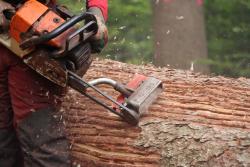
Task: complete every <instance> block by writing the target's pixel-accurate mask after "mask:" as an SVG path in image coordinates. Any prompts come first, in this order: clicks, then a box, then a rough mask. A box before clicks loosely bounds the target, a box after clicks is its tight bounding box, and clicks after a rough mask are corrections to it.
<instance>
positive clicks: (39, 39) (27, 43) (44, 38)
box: [20, 12, 98, 49]
mask: <svg viewBox="0 0 250 167" xmlns="http://www.w3.org/2000/svg"><path fill="white" fill-rule="evenodd" d="M83 20H88V21H91V24H94V26H92V27H93V29H92V30H88V29H87V30H88V31H89V32H88V33H87V34H91V35H94V34H96V33H97V30H98V26H97V21H96V18H95V16H94V15H93V14H91V13H89V12H85V13H82V14H80V15H77V16H73V17H72V18H71V19H69V20H67V21H66V22H64V23H63V24H62V25H60V26H59V27H58V28H56V29H54V30H53V31H51V32H49V33H47V34H43V35H41V36H33V37H31V38H29V39H26V40H24V41H23V42H22V43H21V44H20V47H21V48H22V49H28V48H31V47H34V46H36V45H39V44H42V43H46V42H48V41H50V40H51V39H53V38H56V37H58V36H59V35H61V34H62V33H63V32H65V31H67V30H68V29H70V28H71V27H72V26H74V25H75V24H76V23H78V22H80V21H83ZM89 37H90V35H87V37H85V40H86V39H88V38H89Z"/></svg>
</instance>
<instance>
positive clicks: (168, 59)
mask: <svg viewBox="0 0 250 167" xmlns="http://www.w3.org/2000/svg"><path fill="white" fill-rule="evenodd" d="M153 10H154V22H153V25H154V27H153V30H154V38H155V47H154V48H155V56H154V64H155V65H157V66H161V67H163V66H167V65H169V66H170V67H171V68H178V69H184V70H187V69H190V68H192V69H194V71H196V72H203V73H204V72H206V73H208V72H209V69H208V66H207V65H204V64H200V63H199V61H200V60H203V59H206V58H207V42H206V34H205V23H204V13H203V5H202V1H201V0H153Z"/></svg>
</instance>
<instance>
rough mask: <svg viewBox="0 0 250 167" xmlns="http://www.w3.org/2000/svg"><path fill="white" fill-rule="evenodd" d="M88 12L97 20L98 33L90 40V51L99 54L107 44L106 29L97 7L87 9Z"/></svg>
mask: <svg viewBox="0 0 250 167" xmlns="http://www.w3.org/2000/svg"><path fill="white" fill-rule="evenodd" d="M88 12H90V13H93V14H94V15H95V17H96V20H97V25H98V31H97V33H96V35H95V36H93V37H92V38H91V42H90V43H91V46H92V51H93V52H94V53H100V52H101V51H102V49H103V48H104V47H105V45H106V44H107V43H108V29H107V27H106V25H105V20H104V18H103V15H102V12H101V10H100V9H99V8H97V7H92V8H90V9H88Z"/></svg>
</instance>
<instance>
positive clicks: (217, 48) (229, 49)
mask: <svg viewBox="0 0 250 167" xmlns="http://www.w3.org/2000/svg"><path fill="white" fill-rule="evenodd" d="M205 2H206V3H205V7H206V8H205V9H206V10H205V11H206V12H205V13H206V24H207V37H208V51H209V60H208V61H207V63H208V64H210V65H211V70H212V72H214V73H216V74H221V75H227V76H233V77H238V76H246V77H250V17H249V13H250V1H249V0H230V1H228V0H206V1H205Z"/></svg>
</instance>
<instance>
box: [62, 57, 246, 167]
mask: <svg viewBox="0 0 250 167" xmlns="http://www.w3.org/2000/svg"><path fill="white" fill-rule="evenodd" d="M134 73H142V74H145V75H149V76H155V77H157V78H159V79H161V80H162V81H163V82H164V92H163V93H162V94H161V95H160V97H159V98H158V100H157V101H156V102H155V103H154V104H153V105H152V106H151V107H150V111H149V113H147V114H146V115H145V116H144V117H143V118H142V119H141V121H140V123H139V125H138V126H136V127H133V126H130V125H128V124H127V123H125V122H123V121H122V120H121V119H120V118H118V117H116V116H115V115H113V114H111V113H109V112H108V111H106V110H105V109H103V108H102V107H100V106H98V105H96V104H94V103H93V102H92V101H90V100H88V99H87V98H84V97H83V96H81V95H80V94H78V93H76V92H75V91H73V90H70V91H69V92H68V94H67V96H66V98H65V102H64V108H63V111H64V112H65V118H66V121H65V124H66V126H67V130H68V135H69V139H70V140H71V143H72V156H73V161H74V162H75V164H76V165H77V164H78V166H84V167H85V166H90V167H93V166H98V167H105V166H107V167H110V166H111V167H159V166H164V167H165V166H167V167H168V166H171V167H172V166H183V167H184V166H185V167H188V166H199V167H207V166H211V167H216V166H235V167H241V166H242V167H248V166H250V159H249V157H250V80H249V79H246V78H239V79H230V78H224V77H221V76H218V77H211V76H210V77H209V76H205V75H201V74H198V73H193V72H191V71H181V70H173V69H168V68H155V67H153V66H134V65H128V64H123V63H119V62H115V61H110V60H102V61H99V60H96V61H95V62H94V63H93V65H92V67H91V68H90V70H89V71H88V73H87V75H86V77H85V78H86V79H87V80H90V79H94V78H98V77H109V78H112V79H115V80H118V81H121V82H124V83H126V82H127V81H128V80H129V79H130V78H131V77H132V76H133V75H134ZM101 89H102V90H104V91H105V92H107V93H109V94H110V95H116V93H115V92H114V91H113V90H112V89H111V88H109V87H101ZM92 93H93V92H92Z"/></svg>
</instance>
